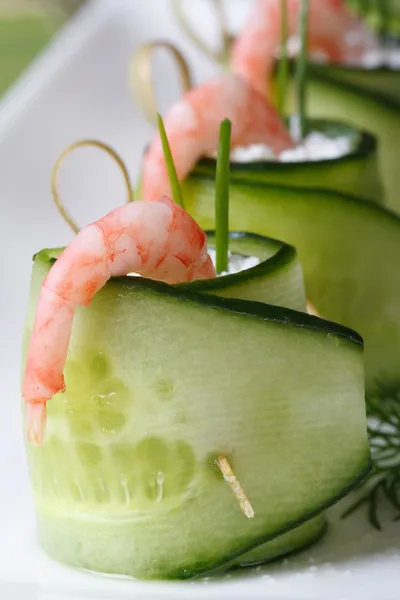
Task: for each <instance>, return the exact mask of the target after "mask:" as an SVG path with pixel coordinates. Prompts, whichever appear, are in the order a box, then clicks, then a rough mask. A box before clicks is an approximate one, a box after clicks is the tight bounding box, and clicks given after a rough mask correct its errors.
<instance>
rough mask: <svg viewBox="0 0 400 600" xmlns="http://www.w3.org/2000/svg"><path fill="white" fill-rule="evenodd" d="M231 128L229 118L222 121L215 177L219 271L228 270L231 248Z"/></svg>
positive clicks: (216, 237) (216, 246) (216, 240)
mask: <svg viewBox="0 0 400 600" xmlns="http://www.w3.org/2000/svg"><path fill="white" fill-rule="evenodd" d="M231 130H232V125H231V122H230V121H229V119H225V120H224V121H222V123H221V128H220V133H219V145H218V158H217V172H216V179H215V248H216V254H217V273H222V272H223V271H227V270H228V250H229V178H230V170H229V165H230V153H231Z"/></svg>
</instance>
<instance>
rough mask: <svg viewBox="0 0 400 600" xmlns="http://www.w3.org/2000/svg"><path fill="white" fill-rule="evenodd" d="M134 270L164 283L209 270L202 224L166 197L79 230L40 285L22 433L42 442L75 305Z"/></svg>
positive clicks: (60, 381)
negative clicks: (25, 427) (24, 428)
mask: <svg viewBox="0 0 400 600" xmlns="http://www.w3.org/2000/svg"><path fill="white" fill-rule="evenodd" d="M131 272H135V273H137V274H140V275H142V276H144V277H149V278H151V279H157V280H160V281H164V282H166V283H170V284H173V283H179V282H183V281H191V280H193V279H207V278H213V277H215V276H216V274H215V270H214V267H213V264H212V262H211V259H210V257H209V255H208V253H207V238H206V235H205V233H204V231H203V230H202V229H201V228H200V227H199V226H198V225H197V223H196V222H195V221H194V220H193V219H192V217H191V216H190V215H188V214H187V213H186V212H185V211H184V210H183V209H182V208H181V207H179V206H178V205H177V204H175V203H174V202H172V200H170V199H169V198H167V197H163V198H161V199H160V200H158V201H155V202H147V201H136V202H132V203H130V204H126V205H124V206H122V207H120V208H117V209H116V210H113V211H112V212H110V213H109V214H108V215H106V216H105V217H103V218H102V219H99V220H98V221H96V222H95V223H92V224H91V225H88V226H87V227H85V228H84V229H82V230H81V231H80V232H79V234H78V235H77V236H76V238H75V239H74V240H73V241H72V242H71V243H70V244H69V246H68V247H67V248H66V249H65V250H64V252H63V253H62V254H61V255H60V257H59V258H58V260H57V261H56V262H55V263H54V265H53V266H52V268H51V269H50V271H49V273H48V275H47V277H46V279H45V281H44V282H43V284H42V287H41V291H40V296H39V301H38V304H37V309H36V317H35V323H34V327H33V332H32V335H31V338H30V342H29V347H28V355H27V361H26V368H25V377H24V382H23V397H24V399H25V403H26V421H27V437H28V440H29V441H30V442H32V443H35V444H41V443H43V440H44V436H45V425H46V402H47V401H48V400H50V399H51V398H52V397H53V396H54V394H57V393H58V392H63V391H65V383H64V376H63V371H64V366H65V362H66V358H67V354H68V347H69V341H70V335H71V329H72V323H73V319H74V315H75V311H76V308H77V307H78V306H79V305H82V306H87V305H89V304H90V302H91V300H92V299H93V297H94V295H95V294H96V292H98V291H99V290H100V289H101V288H102V287H103V286H104V285H105V284H106V282H107V281H108V280H109V279H110V277H118V276H121V275H126V274H128V273H131Z"/></svg>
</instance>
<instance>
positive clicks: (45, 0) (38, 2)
mask: <svg viewBox="0 0 400 600" xmlns="http://www.w3.org/2000/svg"><path fill="white" fill-rule="evenodd" d="M84 1H85V0H0V94H3V92H4V91H5V90H6V89H7V88H8V87H9V86H10V84H11V83H13V81H14V80H15V79H16V78H17V77H18V76H19V75H20V74H21V72H22V71H23V70H24V69H25V67H26V66H27V65H28V64H29V63H30V62H31V60H32V59H33V58H34V57H35V56H36V55H37V54H38V53H39V52H40V51H41V50H42V49H43V48H44V46H45V45H46V44H47V43H48V42H49V41H50V40H51V38H52V37H53V35H54V34H55V33H56V32H57V30H58V29H59V28H60V27H61V26H62V24H63V23H64V22H65V20H66V19H67V18H68V17H70V16H71V15H72V14H73V13H74V12H75V10H76V9H77V8H79V6H81V5H82V4H83V3H84Z"/></svg>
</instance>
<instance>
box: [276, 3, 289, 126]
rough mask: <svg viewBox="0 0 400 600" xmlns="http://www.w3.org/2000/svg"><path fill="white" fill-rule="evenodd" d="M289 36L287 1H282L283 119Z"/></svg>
mask: <svg viewBox="0 0 400 600" xmlns="http://www.w3.org/2000/svg"><path fill="white" fill-rule="evenodd" d="M288 36H289V25H288V6H287V0H281V57H280V61H279V71H278V110H279V113H280V115H281V117H282V118H283V117H285V103H286V90H287V81H288V77H289V60H288V44H287V42H288Z"/></svg>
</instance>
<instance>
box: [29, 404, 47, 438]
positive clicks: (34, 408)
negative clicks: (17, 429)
mask: <svg viewBox="0 0 400 600" xmlns="http://www.w3.org/2000/svg"><path fill="white" fill-rule="evenodd" d="M25 417H26V432H27V438H28V442H29V443H31V444H35V445H36V446H40V445H41V444H43V442H44V438H45V435H46V404H45V403H44V402H39V403H32V402H27V403H26V412H25Z"/></svg>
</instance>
